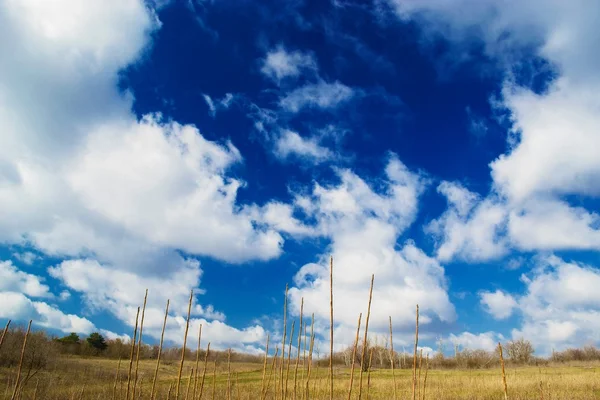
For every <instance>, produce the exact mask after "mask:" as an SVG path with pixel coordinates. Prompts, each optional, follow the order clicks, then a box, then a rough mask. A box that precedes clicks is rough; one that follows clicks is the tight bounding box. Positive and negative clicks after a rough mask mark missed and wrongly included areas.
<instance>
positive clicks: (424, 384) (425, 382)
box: [423, 353, 429, 400]
mask: <svg viewBox="0 0 600 400" xmlns="http://www.w3.org/2000/svg"><path fill="white" fill-rule="evenodd" d="M428 371H429V353H428V354H427V361H426V364H425V377H424V378H423V400H425V388H426V387H427V372H428Z"/></svg>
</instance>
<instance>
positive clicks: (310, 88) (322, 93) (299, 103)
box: [279, 81, 355, 113]
mask: <svg viewBox="0 0 600 400" xmlns="http://www.w3.org/2000/svg"><path fill="white" fill-rule="evenodd" d="M354 94H355V93H354V90H353V89H352V88H350V87H348V86H346V85H344V84H343V83H340V82H338V81H335V82H333V83H327V82H325V81H319V82H317V83H308V84H306V85H304V86H301V87H299V88H297V89H294V90H292V91H291V92H289V93H287V94H286V95H285V96H284V97H282V98H281V99H280V100H279V104H280V106H281V107H282V108H283V109H285V110H287V111H290V112H293V113H297V112H299V111H300V110H302V109H303V108H323V109H328V108H335V107H337V106H338V105H340V104H342V103H344V102H346V101H348V100H350V99H351V98H352V96H354Z"/></svg>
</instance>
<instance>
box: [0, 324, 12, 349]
mask: <svg viewBox="0 0 600 400" xmlns="http://www.w3.org/2000/svg"><path fill="white" fill-rule="evenodd" d="M9 326H10V319H9V320H8V322H7V323H6V326H5V327H4V331H2V337H0V349H1V348H2V343H3V342H4V337H5V336H6V332H8V327H9Z"/></svg>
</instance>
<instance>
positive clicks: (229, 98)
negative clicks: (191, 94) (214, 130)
mask: <svg viewBox="0 0 600 400" xmlns="http://www.w3.org/2000/svg"><path fill="white" fill-rule="evenodd" d="M202 97H203V98H204V101H205V102H206V105H207V106H208V111H209V114H210V116H211V117H215V116H216V115H217V112H218V111H221V110H226V109H228V108H229V107H230V106H231V103H232V102H233V99H234V96H233V94H231V93H226V94H225V96H224V97H223V98H222V99H221V100H217V101H216V102H215V101H214V100H213V99H212V97H210V96H209V95H207V94H203V95H202Z"/></svg>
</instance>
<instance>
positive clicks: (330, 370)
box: [329, 256, 333, 400]
mask: <svg viewBox="0 0 600 400" xmlns="http://www.w3.org/2000/svg"><path fill="white" fill-rule="evenodd" d="M329 400H333V256H331V257H330V258H329Z"/></svg>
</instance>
